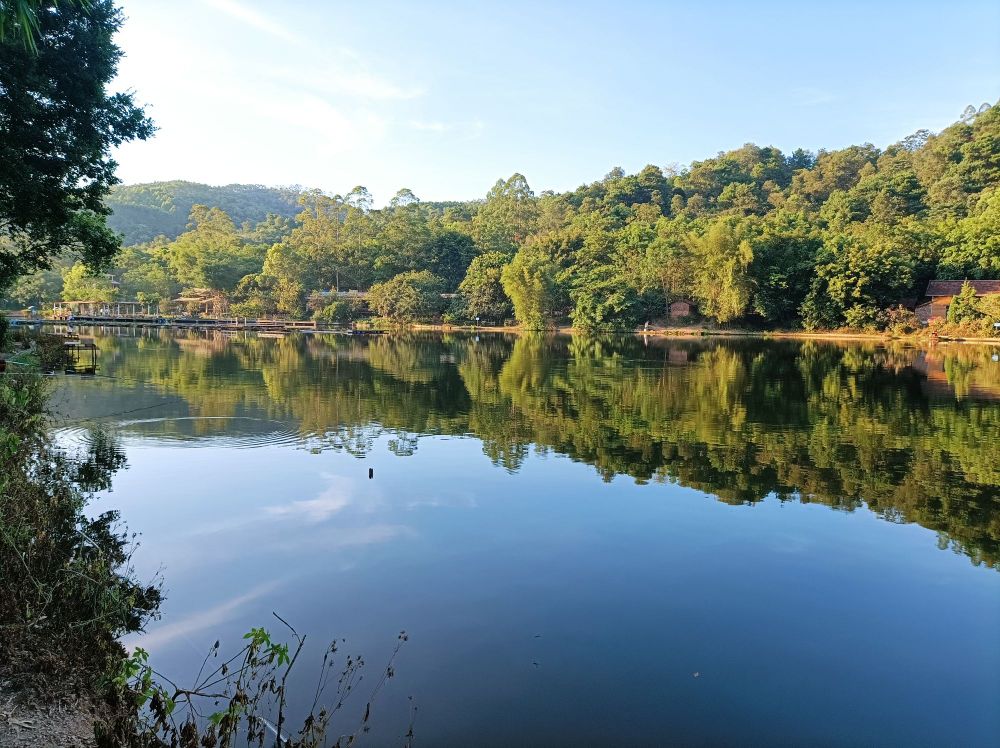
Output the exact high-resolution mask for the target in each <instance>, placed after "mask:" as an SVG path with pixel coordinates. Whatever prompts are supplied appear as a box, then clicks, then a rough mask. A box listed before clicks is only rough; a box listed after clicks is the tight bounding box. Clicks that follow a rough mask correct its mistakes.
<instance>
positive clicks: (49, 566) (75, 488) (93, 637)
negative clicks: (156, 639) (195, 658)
mask: <svg viewBox="0 0 1000 748" xmlns="http://www.w3.org/2000/svg"><path fill="white" fill-rule="evenodd" d="M46 396H47V393H46V388H45V384H44V379H43V378H42V377H39V376H38V375H36V374H8V375H7V376H6V377H3V378H0V569H2V570H3V573H0V621H3V623H4V626H3V628H4V634H3V637H0V666H2V667H3V669H4V670H5V674H6V675H7V676H15V677H19V678H21V679H23V678H28V679H36V678H43V679H44V678H46V676H48V677H49V678H48V679H49V680H54V683H53V685H56V684H63V685H68V683H67V677H66V676H67V674H69V675H78V676H81V677H85V678H89V679H94V678H97V677H99V676H100V675H101V674H103V673H104V672H105V671H106V670H107V668H109V667H111V666H113V664H114V663H115V662H117V661H118V659H119V658H120V657H121V656H122V654H123V650H122V648H121V645H120V644H119V643H118V637H119V636H121V635H123V634H125V633H128V632H132V631H137V630H139V629H141V627H142V625H143V623H144V622H145V621H146V620H147V618H148V617H149V616H151V615H154V614H155V613H156V611H157V609H158V606H159V603H160V590H159V588H158V587H156V586H150V585H143V584H140V583H139V582H138V581H137V580H136V579H135V578H134V575H133V572H132V570H131V566H130V564H129V554H130V546H129V542H128V538H127V537H126V536H125V535H124V533H122V532H121V531H120V529H119V527H118V514H117V513H116V512H105V513H104V514H101V515H99V516H97V517H96V518H90V517H88V516H87V514H86V513H85V512H84V507H85V505H86V503H87V501H88V499H89V497H90V491H91V490H93V489H97V488H101V487H104V486H106V485H107V484H108V483H109V481H110V474H111V473H113V472H114V471H115V470H117V469H119V468H120V467H122V465H123V463H124V455H123V453H122V451H121V449H119V448H117V447H116V445H115V444H114V442H113V440H111V439H110V437H99V438H95V439H94V440H93V442H92V445H93V446H92V447H91V448H88V450H87V453H86V454H85V455H83V456H82V457H74V456H72V455H68V454H66V453H65V452H63V451H62V450H59V449H57V448H56V447H55V446H54V445H53V444H52V443H51V442H50V440H49V437H48V428H47V426H48V424H47V419H46V418H45V415H44V408H45V402H46Z"/></svg>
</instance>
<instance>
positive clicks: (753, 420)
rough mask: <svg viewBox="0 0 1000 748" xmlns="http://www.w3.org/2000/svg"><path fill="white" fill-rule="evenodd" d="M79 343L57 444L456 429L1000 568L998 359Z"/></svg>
mask: <svg viewBox="0 0 1000 748" xmlns="http://www.w3.org/2000/svg"><path fill="white" fill-rule="evenodd" d="M93 334H94V338H95V340H96V342H97V343H98V345H99V347H100V349H101V374H102V376H101V377H98V378H96V379H94V380H89V381H78V380H77V381H69V382H67V383H66V385H65V390H64V392H63V396H64V402H65V403H66V404H67V405H66V406H65V407H64V410H65V411H66V418H67V420H68V421H69V425H67V427H66V429H67V430H66V436H67V437H68V438H72V435H73V433H74V431H73V428H74V427H73V425H72V424H73V423H78V422H80V421H81V420H83V419H91V420H90V421H85V422H86V423H106V422H117V423H118V425H119V427H120V429H121V431H122V433H123V434H124V435H125V436H126V437H132V438H142V439H143V440H147V441H148V440H156V441H157V442H158V443H163V444H177V445H190V444H197V443H200V442H202V441H205V440H209V441H210V442H211V443H213V444H215V445H221V446H233V447H255V446H273V445H281V444H286V445H288V444H294V445H297V446H299V447H301V448H303V449H307V450H310V451H313V452H316V451H323V450H336V451H343V452H346V453H349V454H354V455H358V456H363V455H365V454H367V453H368V452H369V451H370V450H371V449H372V448H373V445H375V444H376V443H377V441H378V440H379V438H380V437H382V436H383V435H386V436H388V437H389V439H388V447H389V449H390V450H391V452H393V453H394V454H396V455H399V456H407V455H412V454H413V453H414V452H415V451H416V450H417V449H418V447H419V443H420V438H421V437H422V436H424V435H429V434H434V435H472V436H474V437H475V438H476V439H478V440H479V441H480V442H481V444H482V450H483V452H484V453H485V454H486V455H487V456H488V457H489V459H490V460H492V461H493V462H494V463H495V464H496V465H498V466H501V467H502V468H504V469H506V470H508V471H517V470H518V469H519V468H520V467H521V465H522V463H523V461H524V459H525V457H526V455H527V454H528V453H529V451H530V450H539V451H543V452H544V451H552V452H556V453H560V454H565V455H568V456H570V457H571V458H573V459H574V460H577V461H581V462H585V463H587V464H590V465H593V466H594V468H595V469H596V470H597V471H598V472H599V473H600V475H601V476H602V478H603V479H605V480H610V479H611V478H613V477H614V476H616V475H628V476H631V477H633V478H634V479H635V480H636V481H638V482H647V481H653V482H676V483H679V484H681V485H683V486H688V487H693V488H696V489H699V490H701V491H704V492H706V493H709V494H711V495H713V496H715V497H716V498H718V499H719V500H720V501H723V502H726V503H730V504H753V503H756V502H759V501H761V500H763V499H764V498H766V497H768V496H771V495H774V496H776V497H778V498H779V499H780V500H782V501H789V500H794V501H800V502H808V503H820V504H825V505H828V506H831V507H835V508H838V509H846V510H854V509H857V508H859V507H862V506H865V505H866V506H867V507H868V508H870V509H871V510H872V511H875V512H877V513H879V514H880V515H881V516H883V517H885V518H886V519H889V520H891V521H894V522H916V523H919V524H921V525H923V526H924V527H928V528H931V529H933V530H935V531H937V532H939V533H940V544H941V546H942V547H952V548H953V549H955V550H957V551H960V552H962V553H965V554H967V555H968V556H969V557H970V558H972V559H973V561H974V562H976V563H986V564H989V565H992V566H998V565H1000V364H998V363H997V362H995V361H993V356H994V355H995V354H996V352H997V350H998V349H997V348H995V347H994V348H990V347H984V346H961V345H952V346H938V347H936V348H935V349H933V350H930V351H922V350H917V349H913V348H909V347H905V346H901V345H899V346H883V345H876V344H857V343H852V344H831V343H825V342H824V343H820V342H805V343H799V342H764V341H759V340H739V341H729V340H726V341H712V342H704V341H700V340H669V339H646V340H643V339H638V338H616V339H597V338H581V337H575V338H569V337H553V336H549V337H544V336H540V335H526V336H521V337H513V336H503V335H479V336H468V335H435V334H401V335H394V336H382V337H376V338H352V337H340V336H336V337H335V336H318V335H317V336H291V337H287V338H284V339H279V340H273V339H259V338H255V337H249V336H222V335H218V334H212V333H205V332H191V333H184V332H179V333H168V332H158V331H145V332H135V331H130V333H129V335H120V334H119V335H114V334H108V333H107V332H102V331H94V333H93ZM132 335H134V337H132ZM119 413H121V414H122V415H115V414H119ZM129 413H131V414H132V415H131V416H130V415H129ZM338 500H339V499H336V498H330V497H328V498H326V499H322V498H320V499H312V500H307V501H303V502H301V503H300V506H299V510H298V511H304V512H309V511H314V512H316V511H325V510H324V509H322V508H321V507H322V506H327V507H330V506H333V504H334V503H336V501H338ZM310 501H311V502H314V503H310ZM315 502H319V503H315ZM323 502H326V503H325V504H323ZM275 511H276V512H277V511H278V510H277V509H276V510H275ZM281 511H287V512H289V513H291V512H292V511H293V510H292V509H291V508H286V510H281Z"/></svg>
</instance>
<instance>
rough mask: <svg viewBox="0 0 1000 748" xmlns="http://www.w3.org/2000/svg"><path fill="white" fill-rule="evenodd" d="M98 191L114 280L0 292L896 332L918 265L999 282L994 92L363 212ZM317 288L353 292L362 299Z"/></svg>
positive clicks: (304, 202) (388, 313)
mask: <svg viewBox="0 0 1000 748" xmlns="http://www.w3.org/2000/svg"><path fill="white" fill-rule="evenodd" d="M109 204H110V205H111V207H112V208H113V209H114V210H115V216H114V218H113V221H112V225H113V226H114V227H115V228H117V229H119V230H121V231H123V232H124V233H125V234H126V238H125V244H126V248H125V249H124V250H123V251H122V252H121V253H120V254H119V255H118V256H117V257H116V259H115V260H114V261H113V264H112V265H111V266H110V267H109V268H108V271H109V272H111V273H113V275H114V276H115V278H116V280H117V283H112V282H111V281H109V280H108V279H107V278H106V277H104V278H103V279H101V278H94V277H92V276H88V275H87V273H86V268H85V267H84V266H83V265H82V264H79V263H77V264H74V263H76V258H75V257H73V256H72V255H67V256H65V257H64V258H60V261H59V264H58V265H57V267H55V268H53V269H52V270H50V271H47V272H46V273H41V274H38V275H36V276H34V277H30V278H26V279H25V280H24V281H23V282H21V283H19V284H18V285H17V286H15V287H14V288H12V289H11V291H10V292H9V294H8V297H7V299H8V301H7V303H8V304H12V305H19V306H22V307H23V306H28V305H36V306H37V305H39V304H44V303H45V302H47V301H51V300H53V299H55V298H59V297H62V298H65V299H88V300H95V299H96V300H104V299H105V298H107V299H110V298H114V297H120V298H124V299H138V300H141V301H144V302H146V303H153V302H161V303H164V302H170V300H171V299H174V298H177V296H178V295H179V294H180V292H181V291H183V290H184V289H202V290H205V289H210V290H211V291H213V292H214V293H215V294H216V298H218V299H219V300H220V304H222V305H223V307H224V308H229V309H231V310H232V312H233V313H235V314H239V315H240V316H263V315H271V314H286V315H290V316H293V317H305V316H319V317H322V318H325V319H330V320H331V321H346V320H347V319H348V318H350V317H353V316H356V315H358V314H366V313H368V312H371V313H375V314H377V315H379V316H381V317H390V318H395V319H397V320H413V319H426V320H436V319H441V318H442V317H443V318H444V319H447V320H450V321H455V322H463V321H469V320H479V321H480V322H503V321H505V320H508V319H510V318H511V317H513V318H515V319H516V320H517V321H518V322H519V323H521V324H522V325H523V326H525V327H527V328H541V327H546V326H551V325H553V324H558V323H563V322H565V321H567V320H568V321H570V322H571V323H572V324H573V325H574V326H576V327H578V328H590V329H608V328H630V327H633V326H635V325H642V324H643V322H644V321H647V320H657V319H662V318H663V317H664V316H665V315H666V314H667V310H668V309H669V308H670V305H672V304H674V303H675V302H682V303H680V304H678V307H679V308H685V307H686V308H693V309H694V310H696V314H697V315H698V316H699V317H701V318H703V319H704V320H707V321H709V322H711V323H717V324H720V325H725V324H737V325H748V326H755V327H772V328H773V327H806V328H821V329H830V328H838V327H843V326H847V327H851V328H855V329H869V328H875V329H886V328H888V327H893V328H895V327H899V326H903V327H909V326H911V325H913V324H915V322H914V320H915V318H914V317H913V314H912V312H907V311H906V309H905V307H912V305H913V303H914V301H915V300H917V299H919V298H920V297H921V296H923V295H924V292H925V291H926V289H927V284H928V281H930V280H931V279H935V278H936V279H959V280H960V279H964V278H972V279H983V280H986V279H1000V107H998V106H992V107H991V106H990V105H989V104H984V105H982V106H979V107H971V106H970V107H969V108H968V109H967V110H966V112H965V113H964V114H963V115H962V117H961V119H960V120H959V121H958V122H955V123H954V124H952V125H951V126H949V127H947V128H945V129H944V130H942V131H940V132H938V133H932V132H929V131H927V130H921V131H918V132H916V133H913V134H912V135H910V136H907V137H904V138H903V139H902V140H900V141H899V142H897V143H893V144H890V145H887V146H883V147H879V146H875V145H872V144H870V143H864V144H861V145H852V146H848V147H846V148H842V149H839V150H831V151H823V150H821V151H819V152H817V153H812V152H808V151H803V150H795V151H792V152H791V153H783V152H782V151H780V150H779V149H777V148H775V147H772V146H759V145H755V144H753V143H748V144H746V145H744V146H743V147H741V148H738V149H735V150H732V151H729V152H725V153H719V154H717V155H715V156H713V157H711V158H706V159H705V160H702V161H695V162H693V163H692V164H690V165H689V166H688V167H686V168H683V169H679V170H677V169H661V168H660V167H658V166H655V165H652V164H650V165H648V166H645V167H644V168H642V169H641V170H640V171H639V172H638V173H635V174H627V173H626V172H625V171H624V170H622V169H618V168H616V169H612V170H611V171H610V172H608V173H607V174H606V175H605V176H604V177H603V178H602V179H599V180H597V181H595V182H592V183H590V184H585V185H583V186H581V187H579V188H577V189H576V190H573V191H571V192H564V193H554V192H550V191H544V192H541V193H536V192H535V191H534V190H533V189H532V188H531V187H530V186H529V185H528V181H527V179H526V178H525V177H524V176H522V175H521V174H516V173H515V174H513V175H512V176H510V177H509V178H507V179H500V180H498V181H497V182H496V184H494V185H493V187H492V188H491V189H490V190H489V192H488V193H487V194H486V195H485V199H482V200H472V201H466V202H449V203H434V202H423V201H421V200H420V199H419V198H418V196H417V195H414V194H413V192H411V191H410V190H408V189H401V190H400V191H399V192H398V193H397V194H396V195H395V196H394V197H393V198H392V200H391V201H390V202H389V203H388V205H386V206H385V207H382V208H376V207H374V205H373V200H372V196H371V195H370V194H369V192H368V190H366V189H365V188H364V187H361V186H358V187H355V188H354V189H353V190H351V191H350V192H349V193H347V194H346V195H330V194H324V193H322V192H319V191H303V192H300V191H298V190H296V189H269V188H266V187H260V186H253V185H231V186H228V187H208V186H205V185H199V184H192V183H188V182H166V183H158V184H149V185H137V186H126V187H118V188H117V189H115V191H114V192H113V194H112V197H111V199H110V201H109ZM157 236H162V237H165V238H160V239H156V238H155V237H157ZM143 240H145V241H143ZM334 288H336V289H340V290H351V289H359V290H366V291H368V292H369V293H368V297H367V298H368V303H367V306H366V307H365V308H356V306H355V305H352V304H349V303H348V302H347V301H343V300H335V295H331V294H329V293H326V292H328V291H329V290H330V289H334ZM442 293H445V294H447V295H448V297H449V299H450V300H449V302H448V305H447V308H445V306H444V304H443V303H442ZM452 294H456V296H455V297H454V298H452V297H451V295H452ZM963 294H964V296H963V298H962V303H961V304H956V305H952V307H950V308H949V316H955V320H954V322H955V323H959V322H962V323H968V324H970V325H974V326H975V330H971V328H970V333H971V332H975V333H976V334H979V333H980V332H983V331H985V332H989V333H992V332H993V330H994V327H993V325H994V323H995V322H1000V295H992V296H986V295H984V296H983V298H982V299H977V298H974V297H975V291H974V289H973V288H972V287H971V286H969V287H968V292H965V291H963ZM167 306H169V303H167ZM362 306H365V305H362ZM954 310H957V311H955V314H954V315H952V311H954Z"/></svg>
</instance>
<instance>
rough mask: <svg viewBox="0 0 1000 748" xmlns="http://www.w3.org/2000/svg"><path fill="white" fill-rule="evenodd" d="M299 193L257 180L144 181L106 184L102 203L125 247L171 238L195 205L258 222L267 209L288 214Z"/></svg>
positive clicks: (296, 209) (291, 213)
mask: <svg viewBox="0 0 1000 748" xmlns="http://www.w3.org/2000/svg"><path fill="white" fill-rule="evenodd" d="M299 194H300V191H299V190H297V189H294V188H283V187H264V186H263V185H259V184H227V185H224V186H221V187H216V186H212V185H208V184H198V183H197V182H184V181H174V182H150V183H149V184H129V185H117V186H115V187H112V188H111V194H109V195H108V197H107V198H106V200H105V203H106V204H107V205H108V207H110V208H111V209H112V210H113V211H114V213H113V214H112V216H111V217H110V219H109V220H108V224H109V225H110V226H111V228H113V229H114V230H115V231H117V232H119V233H121V234H124V235H125V240H124V242H123V244H124V245H125V246H129V245H130V244H140V243H142V242H148V241H151V240H152V239H154V238H156V237H157V236H166V237H167V238H169V239H175V238H177V237H178V236H180V235H181V234H183V233H184V230H185V229H186V228H187V224H188V216H189V215H190V213H191V208H192V207H193V206H195V205H209V206H212V207H215V208H221V209H222V210H224V211H225V212H226V213H227V214H228V215H229V217H230V218H232V219H233V221H234V222H236V224H237V225H242V224H243V223H250V224H256V223H260V222H261V221H263V220H264V219H265V218H266V217H267V216H268V214H270V213H273V214H276V215H279V216H283V217H285V218H292V217H293V216H295V214H296V213H298V212H299V210H300V208H299V206H298V199H299Z"/></svg>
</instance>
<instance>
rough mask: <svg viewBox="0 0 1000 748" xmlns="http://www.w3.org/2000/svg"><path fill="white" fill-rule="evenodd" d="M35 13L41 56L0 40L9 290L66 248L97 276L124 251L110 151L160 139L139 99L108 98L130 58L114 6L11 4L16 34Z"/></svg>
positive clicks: (0, 171)
mask: <svg viewBox="0 0 1000 748" xmlns="http://www.w3.org/2000/svg"><path fill="white" fill-rule="evenodd" d="M26 5H33V7H34V12H33V15H32V16H31V17H32V19H33V20H32V21H31V22H30V23H31V24H34V29H35V31H34V32H33V33H34V38H36V39H37V45H36V48H35V49H34V50H33V51H32V50H26V49H25V44H24V41H23V38H17V37H15V36H14V35H13V34H11V33H7V32H5V33H4V36H3V39H2V41H0V240H2V241H0V288H3V287H6V286H8V285H9V284H10V283H11V282H12V281H13V280H14V279H15V278H16V277H17V276H19V275H21V274H25V273H29V272H33V271H35V270H38V269H41V268H46V267H49V266H50V264H51V262H52V260H53V258H54V257H56V256H57V255H58V254H60V253H61V252H63V251H65V250H67V249H71V250H73V251H75V252H77V253H78V254H79V255H80V256H81V257H82V258H83V259H84V261H86V262H87V263H88V264H89V265H91V266H93V267H100V266H102V265H103V264H105V263H106V262H107V261H108V260H109V259H110V258H111V257H112V256H113V255H114V254H115V252H117V251H118V248H119V240H118V237H117V235H115V233H114V232H113V231H111V229H109V228H108V226H107V222H106V218H107V215H108V213H109V210H108V209H107V208H106V207H105V206H104V204H103V202H102V199H103V197H104V196H105V195H106V194H107V192H108V189H109V188H110V187H111V185H113V184H115V183H116V182H117V181H118V180H117V178H116V177H115V167H116V164H115V162H114V160H113V159H112V158H111V156H110V152H111V149H112V148H113V147H114V146H117V145H119V144H121V143H123V142H125V141H128V140H133V139H136V138H139V139H145V138H147V137H149V136H150V135H151V134H152V132H153V125H152V123H151V121H150V120H149V119H148V118H147V117H146V116H145V114H144V113H143V110H142V109H141V108H140V107H138V106H136V104H135V102H134V100H133V98H132V95H131V94H126V93H117V94H109V93H108V91H107V85H108V84H109V83H110V81H111V80H112V79H113V78H114V76H115V73H116V71H117V67H118V61H119V59H120V58H121V50H120V49H119V48H118V47H117V46H116V45H115V44H114V41H113V36H114V34H115V32H116V31H118V28H119V26H120V25H121V19H122V16H121V13H120V11H119V10H118V9H116V8H115V6H114V4H113V2H112V0H92V2H88V3H81V2H59V3H56V2H55V1H54V0H48V1H43V2H37V3H33V4H25V3H13V4H10V5H9V4H8V3H6V2H5V3H4V5H3V8H4V11H3V13H2V15H3V16H4V17H5V21H4V23H5V24H6V25H7V28H8V30H9V29H10V25H9V23H10V18H11V14H14V15H17V14H22V16H23V13H24V12H26V11H24V7H26ZM18 8H20V10H18ZM29 10H30V9H29ZM19 28H22V27H20V26H19Z"/></svg>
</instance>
